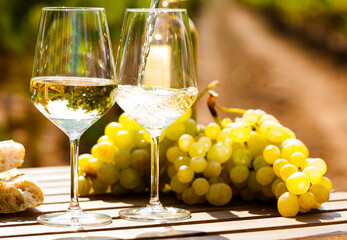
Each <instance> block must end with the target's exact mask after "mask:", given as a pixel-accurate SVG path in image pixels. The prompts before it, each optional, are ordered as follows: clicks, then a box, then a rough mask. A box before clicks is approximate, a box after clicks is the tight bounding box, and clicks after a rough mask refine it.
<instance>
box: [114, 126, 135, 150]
mask: <svg viewBox="0 0 347 240" xmlns="http://www.w3.org/2000/svg"><path fill="white" fill-rule="evenodd" d="M114 142H115V144H116V146H117V147H118V148H119V149H120V150H128V149H130V148H131V147H132V146H133V144H134V138H133V136H132V135H131V134H130V133H129V131H127V130H120V131H119V132H118V133H117V134H116V136H115V138H114Z"/></svg>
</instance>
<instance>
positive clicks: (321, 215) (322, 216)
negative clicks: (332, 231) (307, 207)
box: [295, 210, 341, 224]
mask: <svg viewBox="0 0 347 240" xmlns="http://www.w3.org/2000/svg"><path fill="white" fill-rule="evenodd" d="M336 218H341V214H340V213H336V212H320V211H319V210H313V211H312V213H311V214H310V213H306V214H302V215H298V216H296V218H295V219H296V220H297V221H299V222H303V223H308V224H318V223H321V222H322V220H325V221H327V220H330V221H331V220H334V219H336Z"/></svg>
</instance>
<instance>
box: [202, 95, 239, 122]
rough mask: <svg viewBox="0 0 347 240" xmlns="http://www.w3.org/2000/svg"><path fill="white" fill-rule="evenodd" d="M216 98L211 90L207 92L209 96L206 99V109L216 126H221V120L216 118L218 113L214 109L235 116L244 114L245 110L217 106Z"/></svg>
mask: <svg viewBox="0 0 347 240" xmlns="http://www.w3.org/2000/svg"><path fill="white" fill-rule="evenodd" d="M217 97H218V94H217V93H216V92H214V91H212V90H209V95H208V98H207V106H208V109H209V110H210V112H211V115H212V117H213V119H214V121H215V122H216V123H217V124H219V125H220V126H221V125H222V124H221V119H220V117H219V116H218V113H217V111H216V109H219V110H222V111H224V112H228V113H235V114H244V113H245V112H246V110H244V109H241V108H226V107H223V106H220V105H218V104H217V103H216V99H217Z"/></svg>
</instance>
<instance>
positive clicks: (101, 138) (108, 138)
mask: <svg viewBox="0 0 347 240" xmlns="http://www.w3.org/2000/svg"><path fill="white" fill-rule="evenodd" d="M103 141H106V142H112V139H111V138H110V137H109V136H107V135H102V136H101V137H99V138H98V140H97V141H96V143H100V142H103Z"/></svg>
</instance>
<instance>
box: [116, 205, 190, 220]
mask: <svg viewBox="0 0 347 240" xmlns="http://www.w3.org/2000/svg"><path fill="white" fill-rule="evenodd" d="M119 216H120V217H121V218H124V219H126V220H133V221H160V222H168V221H178V220H184V219H188V218H190V212H189V211H188V210H185V209H181V208H173V207H163V206H161V205H159V206H151V205H148V206H147V207H142V208H131V209H124V210H121V211H120V212H119Z"/></svg>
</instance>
